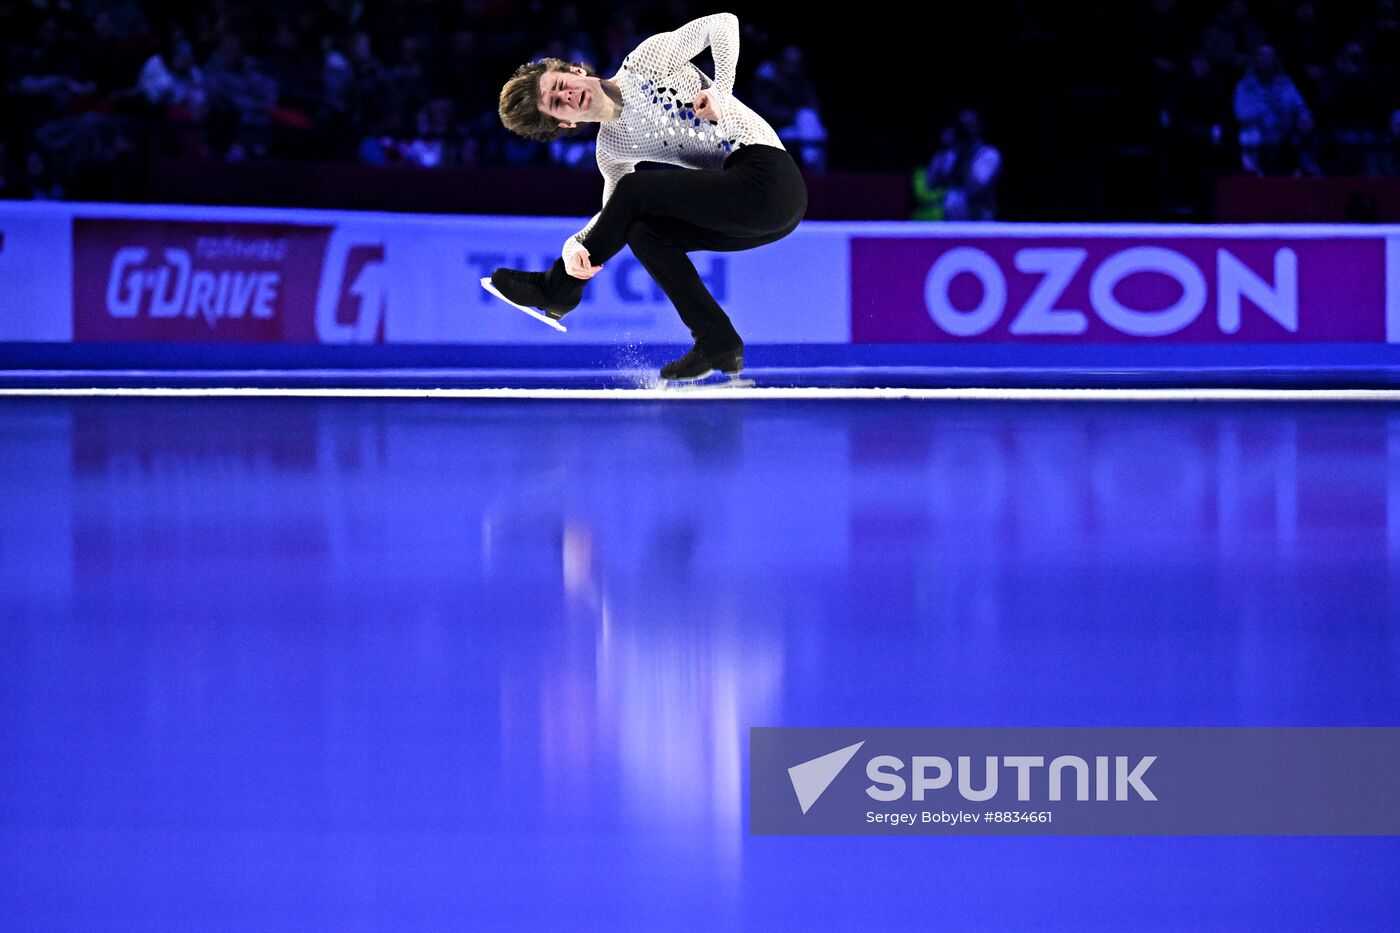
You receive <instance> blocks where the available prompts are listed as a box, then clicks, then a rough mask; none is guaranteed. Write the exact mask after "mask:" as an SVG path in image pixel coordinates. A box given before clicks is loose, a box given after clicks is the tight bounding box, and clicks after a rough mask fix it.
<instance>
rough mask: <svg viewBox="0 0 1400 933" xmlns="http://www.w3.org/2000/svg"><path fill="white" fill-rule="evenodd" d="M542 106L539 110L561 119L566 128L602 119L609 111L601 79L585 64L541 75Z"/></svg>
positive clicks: (561, 123)
mask: <svg viewBox="0 0 1400 933" xmlns="http://www.w3.org/2000/svg"><path fill="white" fill-rule="evenodd" d="M539 107H540V113H542V114H544V115H545V116H549V117H553V118H554V119H556V120H558V121H559V122H560V125H561V126H563V127H564V128H565V129H573V128H574V127H575V126H578V125H579V124H580V123H589V122H594V123H597V122H600V121H601V120H602V119H603V118H604V117H605V116H607V114H608V112H609V111H608V107H609V104H608V97H607V95H606V94H605V93H603V88H602V82H601V81H600V80H599V79H598V78H591V77H589V76H588V74H587V73H586V72H584V70H583V69H582V68H570V69H569V70H568V71H546V72H545V73H544V74H542V75H540V102H539Z"/></svg>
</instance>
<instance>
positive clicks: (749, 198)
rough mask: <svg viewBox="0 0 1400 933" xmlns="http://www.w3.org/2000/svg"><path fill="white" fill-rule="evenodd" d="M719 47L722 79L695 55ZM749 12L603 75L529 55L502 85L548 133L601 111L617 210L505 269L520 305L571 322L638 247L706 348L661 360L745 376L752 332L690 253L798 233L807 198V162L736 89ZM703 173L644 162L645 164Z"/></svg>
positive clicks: (667, 40)
mask: <svg viewBox="0 0 1400 933" xmlns="http://www.w3.org/2000/svg"><path fill="white" fill-rule="evenodd" d="M707 46H708V47H709V48H710V50H711V52H712V53H713V56H714V61H715V76H714V78H713V80H711V79H710V78H709V77H708V76H706V75H705V74H704V73H703V72H702V71H700V69H699V68H697V67H695V65H693V64H691V61H690V60H691V59H692V58H694V57H695V56H696V55H699V54H700V52H701V51H702V50H703V49H705V48H706V47H707ZM738 59H739V20H738V19H737V18H736V17H735V16H734V15H733V14H732V13H716V14H713V15H711V16H703V17H701V18H700V19H697V20H695V21H693V22H690V23H687V24H686V25H684V26H682V27H681V28H680V29H677V30H675V31H674V32H667V33H661V34H659V35H655V36H652V37H651V38H649V39H647V40H646V41H644V42H643V43H642V44H641V45H639V46H637V48H636V49H634V50H633V51H632V53H631V54H630V55H628V56H627V58H626V59H624V60H623V63H622V70H621V71H619V72H618V73H617V74H616V75H614V76H613V77H611V78H603V77H600V76H599V75H598V74H596V73H595V72H593V71H592V70H591V69H590V68H588V67H587V66H586V65H582V64H577V63H574V64H571V63H568V62H564V61H561V60H559V59H557V58H545V59H541V60H540V61H536V62H531V63H529V64H526V65H521V66H520V67H519V68H518V69H516V72H515V74H514V76H512V77H511V79H510V80H509V81H508V82H506V85H505V87H504V88H502V89H501V100H500V116H501V122H502V123H504V124H505V125H506V127H507V128H508V129H510V130H511V131H512V132H515V133H517V134H519V135H521V136H524V137H526V138H527V139H537V140H542V141H548V140H552V139H556V138H558V137H560V136H562V135H565V134H567V133H569V132H570V131H572V130H575V129H577V128H578V127H579V125H580V124H583V123H600V124H601V126H600V127H599V128H598V146H597V150H598V170H599V171H601V172H602V173H603V208H602V210H601V211H600V212H599V213H597V214H595V215H594V216H593V218H592V219H591V220H590V221H589V222H588V224H587V225H586V226H585V227H584V228H583V229H582V230H580V231H579V232H578V233H576V234H574V235H573V236H571V237H569V239H567V240H566V241H565V242H564V249H563V254H562V256H561V258H559V259H557V260H555V262H554V264H553V266H551V267H550V269H549V270H548V271H547V272H523V271H519V270H515V269H497V270H496V271H495V272H494V273H492V275H491V285H492V286H493V287H494V289H495V290H496V291H497V292H498V293H499V294H500V295H501V296H502V297H504V298H505V299H506V300H507V301H509V302H511V303H512V304H515V305H516V306H517V307H522V308H525V307H529V308H537V309H539V310H541V311H543V312H544V313H545V314H546V315H547V316H548V317H549V318H551V319H553V320H556V321H557V320H558V319H560V318H562V317H563V316H564V315H565V314H567V313H568V312H569V311H572V310H573V309H574V308H575V307H577V305H578V303H579V300H580V299H581V298H582V295H583V287H584V283H586V282H587V281H588V279H590V278H592V277H593V276H595V275H597V274H598V272H599V271H600V270H601V269H602V268H603V264H604V263H606V262H607V261H608V260H609V259H611V258H612V257H613V256H614V255H616V254H617V253H618V252H619V251H620V250H621V249H622V247H623V246H624V245H626V246H630V247H631V248H632V254H633V255H634V256H636V257H637V260H638V261H639V262H641V264H642V266H643V267H644V268H645V269H646V270H647V272H649V273H650V274H651V276H652V278H654V279H655V280H656V282H657V284H658V285H660V286H661V289H662V291H664V292H665V293H666V297H668V298H669V299H671V303H672V304H674V305H675V306H676V311H677V312H679V313H680V316H681V320H682V321H684V322H685V325H686V326H687V327H689V328H690V333H691V336H692V337H693V338H694V339H695V346H694V347H693V348H692V349H691V350H690V352H689V353H687V354H686V355H685V356H684V357H682V358H681V359H679V360H675V361H673V362H671V363H668V364H666V366H664V367H662V369H661V377H662V379H664V380H667V381H690V380H696V379H702V378H704V377H705V376H708V375H709V374H710V373H712V372H714V371H715V370H719V371H721V372H724V373H728V374H729V375H730V376H731V378H732V377H736V376H737V375H738V373H739V372H740V371H741V370H742V369H743V368H744V342H743V341H742V340H741V339H740V338H739V334H738V332H737V331H736V330H735V329H734V325H733V323H732V322H731V321H730V320H729V316H728V315H726V314H725V313H724V309H723V308H721V307H720V306H719V303H718V302H717V301H715V299H714V296H713V295H711V294H710V293H709V291H708V290H707V289H706V288H705V286H704V283H702V282H701V281H700V275H699V273H698V272H696V270H695V266H694V265H693V264H692V263H691V261H690V258H689V257H688V256H687V255H686V253H688V252H690V251H692V250H723V251H729V250H741V249H753V248H754V247H755V246H762V245H764V244H765V243H772V242H773V241H775V240H779V239H782V238H783V237H785V236H787V235H788V234H789V233H791V232H792V231H793V230H794V229H795V228H796V227H797V224H798V222H799V221H801V219H802V216H803V214H805V213H806V210H807V188H806V185H805V184H804V183H803V181H802V174H801V172H800V171H798V168H797V164H796V163H795V162H794V161H793V159H792V156H791V155H790V154H789V153H788V151H787V149H786V148H784V146H783V144H782V142H781V141H779V139H778V134H777V133H775V132H773V128H772V127H771V126H769V125H768V123H767V121H765V120H764V119H763V118H762V117H760V116H758V114H756V113H754V112H753V111H752V110H750V109H749V108H748V107H746V106H745V105H744V104H743V103H741V102H740V101H739V100H737V99H736V98H735V97H734V95H733V88H734V69H735V65H736V64H737V62H738ZM642 161H648V162H667V163H670V164H672V165H679V166H682V167H684V168H685V169H688V170H689V171H649V172H636V171H634V169H635V168H636V165H637V163H638V162H642Z"/></svg>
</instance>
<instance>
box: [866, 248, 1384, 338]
mask: <svg viewBox="0 0 1400 933" xmlns="http://www.w3.org/2000/svg"><path fill="white" fill-rule="evenodd" d="M1385 321H1386V257H1385V240H1384V238H1383V237H1379V236H1377V237H1374V238H1370V237H1362V238H1346V239H1341V238H1337V239H1326V238H1317V239H1309V238H1296V239H1291V238H1279V237H1260V238H1257V239H1254V238H1235V237H1230V238H1227V237H1219V238H1216V237H1172V236H1164V237H1158V238H1147V237H1141V236H1137V237H1128V236H1123V237H1115V236H1106V237H1073V236H1070V237H1065V236H1059V237H981V238H967V239H957V238H948V237H939V238H932V237H929V238H923V237H862V236H855V237H852V238H851V338H852V340H853V342H856V343H957V342H970V341H971V342H987V343H1059V344H1063V343H1071V344H1074V343H1080V344H1085V343H1124V342H1157V343H1236V342H1237V343H1319V342H1329V343H1361V342H1377V343H1381V342H1384V341H1385V336H1386V329H1385Z"/></svg>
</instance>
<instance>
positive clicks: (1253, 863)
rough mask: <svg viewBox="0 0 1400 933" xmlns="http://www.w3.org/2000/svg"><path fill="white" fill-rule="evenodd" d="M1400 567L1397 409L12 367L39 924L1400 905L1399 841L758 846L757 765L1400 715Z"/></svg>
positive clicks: (953, 924) (1272, 916)
mask: <svg viewBox="0 0 1400 933" xmlns="http://www.w3.org/2000/svg"><path fill="white" fill-rule="evenodd" d="M1068 398H1069V397H1066V399H1068ZM691 401H695V402H697V403H696V404H691V403H690V402H691ZM1398 597H1400V410H1397V409H1396V408H1395V407H1394V406H1393V405H1391V404H1385V403H1375V402H1370V403H1356V404H1341V403H1329V402H1324V401H1310V402H1289V401H1283V400H1277V401H1271V402H1262V401H1239V400H1236V401H1213V402H1195V403H1184V402H1182V403H1172V402H1161V401H1158V402H1151V403H1143V402H1133V401H1122V402H1116V403H1112V404H1108V403H1096V402H1085V401H1071V400H1065V401H1054V400H1048V399H1041V400H1037V401H993V400H989V399H980V400H963V401H959V400H955V399H948V398H942V399H937V398H934V399H925V400H904V401H895V400H885V401H875V400H870V399H862V400H848V401H841V400H836V399H825V398H814V399H810V400H803V399H795V398H793V399H782V400H779V399H771V398H770V399H764V398H762V397H760V398H738V397H736V398H733V399H723V398H721V399H718V400H714V399H706V400H698V399H696V400H681V399H672V398H650V397H638V398H636V399H635V400H628V401H622V402H616V401H614V402H604V401H596V400H589V399H585V398H580V397H570V398H556V399H549V400H540V399H532V400H526V399H511V398H494V399H486V398H456V399H454V398H442V397H437V398H398V399H395V398H331V397H290V398H289V397H275V398H237V397H229V398H77V397H68V398H63V397H32V398H16V397H8V398H4V399H0V927H4V928H5V929H15V930H28V929H35V930H39V929H44V930H48V929H69V930H93V929H114V928H119V929H157V930H158V929H171V930H174V929H180V930H187V929H233V928H238V929H279V930H280V929H287V930H303V929H417V928H432V929H468V928H513V929H532V930H533V929H548V928H589V927H610V928H657V929H661V928H664V929H678V928H696V929H714V928H729V927H748V928H751V929H775V928H790V929H804V930H809V929H823V928H830V927H833V926H841V927H865V926H873V927H876V928H881V927H884V928H911V927H913V928H921V929H931V928H969V927H973V926H976V927H980V928H1002V927H1021V928H1062V929H1085V928H1096V929H1115V930H1119V929H1149V928H1164V929H1183V928H1184V929H1232V930H1233V929H1270V930H1276V929H1394V928H1395V926H1396V925H1397V923H1398V922H1400V885H1397V884H1396V878H1397V877H1400V839H1394V838H1374V839H1368V838H1322V839H1308V838H1189V837H1188V838H1075V837H1051V838H1015V837H999V838H923V837H921V838H893V839H872V838H826V837H821V838H767V837H751V836H749V835H748V833H747V791H746V782H747V772H746V763H747V741H748V729H749V727H750V726H759V725H803V726H820V725H870V726H905V725H909V726H919V725H929V726H935V725H948V726H956V725H977V726H996V725H1008V726H1009V725H1015V726H1029V725H1069V726H1077V725H1116V726H1132V725H1142V726H1181V725H1298V726H1328V725H1378V726H1379V725H1385V726H1396V725H1400V598H1398Z"/></svg>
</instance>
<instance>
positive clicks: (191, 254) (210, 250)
mask: <svg viewBox="0 0 1400 933" xmlns="http://www.w3.org/2000/svg"><path fill="white" fill-rule="evenodd" d="M286 251H287V243H286V241H285V240H271V239H259V240H238V239H235V238H232V237H200V238H199V240H198V241H197V242H196V245H195V249H194V250H193V251H191V250H187V249H180V248H178V247H172V248H167V249H163V250H151V249H148V248H146V247H144V246H126V247H123V248H121V249H119V250H117V251H116V255H115V256H113V258H112V265H111V268H110V271H109V273H108V276H107V290H106V307H107V314H108V315H110V316H111V317H113V318H116V319H119V320H120V319H130V318H135V317H137V316H139V315H140V314H141V313H142V312H144V313H145V314H146V315H148V316H150V317H151V318H156V319H159V318H180V317H185V318H202V319H203V320H204V322H205V323H206V324H208V325H209V327H211V328H212V327H214V326H215V325H216V324H217V323H218V322H219V321H220V320H223V319H229V320H239V319H242V318H245V317H247V318H255V319H263V320H267V319H270V318H272V317H273V316H274V315H275V314H276V313H277V296H278V291H279V289H280V288H281V284H282V273H281V272H279V271H277V270H270V269H256V268H236V267H234V268H230V267H229V261H230V259H231V258H236V257H242V258H247V259H251V260H253V261H254V262H257V263H268V262H274V263H280V262H281V261H282V259H283V258H284V256H285V254H286Z"/></svg>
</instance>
